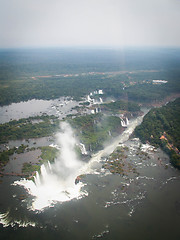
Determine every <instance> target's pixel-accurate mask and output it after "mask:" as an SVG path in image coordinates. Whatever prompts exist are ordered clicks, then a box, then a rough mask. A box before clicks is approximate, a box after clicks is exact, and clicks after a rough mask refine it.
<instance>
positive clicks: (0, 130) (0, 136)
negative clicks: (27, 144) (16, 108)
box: [0, 115, 59, 143]
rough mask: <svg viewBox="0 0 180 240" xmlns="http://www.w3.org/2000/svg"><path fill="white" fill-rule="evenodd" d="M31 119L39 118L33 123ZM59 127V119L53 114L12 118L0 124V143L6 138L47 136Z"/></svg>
mask: <svg viewBox="0 0 180 240" xmlns="http://www.w3.org/2000/svg"><path fill="white" fill-rule="evenodd" d="M33 120H41V121H39V122H38V123H33ZM58 127H59V121H58V120H57V118H56V117H55V116H47V115H45V116H37V117H30V118H23V119H20V120H18V121H16V120H13V121H10V122H8V123H4V124H0V143H5V142H7V141H8V140H16V139H27V138H38V137H44V136H49V135H51V134H52V133H54V132H55V131H56V130H57V129H58Z"/></svg>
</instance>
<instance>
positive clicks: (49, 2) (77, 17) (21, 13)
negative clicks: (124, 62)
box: [0, 0, 180, 48]
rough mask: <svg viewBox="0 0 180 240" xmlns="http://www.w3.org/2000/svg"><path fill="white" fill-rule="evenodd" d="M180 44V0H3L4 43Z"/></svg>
mask: <svg viewBox="0 0 180 240" xmlns="http://www.w3.org/2000/svg"><path fill="white" fill-rule="evenodd" d="M128 45H130V46H179V47H180V0H0V48H2V47H27V46H33V47H36V46H37V47H38V46H41V47H45V46H102V47H103V46H119V47H123V46H128Z"/></svg>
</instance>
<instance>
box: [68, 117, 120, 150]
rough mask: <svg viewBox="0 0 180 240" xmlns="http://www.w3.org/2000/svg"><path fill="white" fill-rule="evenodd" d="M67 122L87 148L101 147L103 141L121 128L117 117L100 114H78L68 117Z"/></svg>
mask: <svg viewBox="0 0 180 240" xmlns="http://www.w3.org/2000/svg"><path fill="white" fill-rule="evenodd" d="M69 122H70V124H71V125H72V127H73V128H74V129H75V130H76V134H77V135H78V137H79V138H80V139H81V141H82V142H83V143H84V144H85V145H86V147H87V148H88V149H89V150H98V149H100V148H102V144H103V143H104V142H105V141H107V140H108V139H110V138H111V137H112V136H116V135H117V134H118V133H119V132H120V131H121V129H122V127H121V120H120V119H119V118H118V117H115V116H103V115H102V114H94V115H86V116H80V117H76V118H74V119H69ZM110 135H111V136H110Z"/></svg>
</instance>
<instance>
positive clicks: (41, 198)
mask: <svg viewBox="0 0 180 240" xmlns="http://www.w3.org/2000/svg"><path fill="white" fill-rule="evenodd" d="M61 130H62V132H60V133H58V134H57V144H58V146H59V147H60V155H59V156H58V157H57V159H56V160H55V162H54V163H53V164H50V163H48V164H46V165H44V164H43V165H42V166H41V171H40V174H39V173H38V172H37V173H36V176H35V178H34V181H31V180H25V179H23V180H21V181H16V182H15V184H17V185H22V186H24V187H25V188H26V189H27V190H28V192H29V193H30V194H31V195H33V196H35V199H34V202H33V205H32V207H31V209H33V210H42V209H43V208H45V207H48V206H51V205H52V204H53V203H55V202H64V201H69V200H71V199H73V198H80V197H82V195H84V194H85V192H82V191H81V187H82V186H83V184H82V183H81V182H79V183H78V184H75V179H76V177H77V176H78V175H79V174H80V172H79V171H80V169H81V168H82V166H83V163H82V162H81V161H79V160H78V159H77V157H76V155H75V151H74V147H75V144H76V140H75V138H74V135H73V131H72V129H71V127H70V125H69V124H67V123H62V124H61Z"/></svg>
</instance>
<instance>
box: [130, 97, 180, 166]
mask: <svg viewBox="0 0 180 240" xmlns="http://www.w3.org/2000/svg"><path fill="white" fill-rule="evenodd" d="M134 134H135V136H137V137H139V138H140V139H141V141H142V142H143V143H145V142H147V141H148V142H149V143H150V144H152V145H154V146H156V147H161V148H162V149H163V150H164V151H165V152H167V153H168V154H169V155H170V159H171V163H172V164H173V165H174V166H175V167H177V168H179V169H180V98H178V99H176V100H175V101H174V102H170V103H168V104H167V105H165V106H162V107H160V108H153V109H151V110H150V111H149V113H148V114H147V115H146V116H145V117H144V119H143V122H142V124H141V125H140V126H138V127H137V128H136V129H135V132H134Z"/></svg>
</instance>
